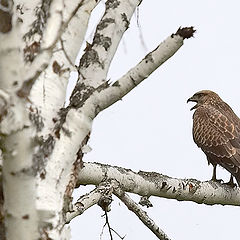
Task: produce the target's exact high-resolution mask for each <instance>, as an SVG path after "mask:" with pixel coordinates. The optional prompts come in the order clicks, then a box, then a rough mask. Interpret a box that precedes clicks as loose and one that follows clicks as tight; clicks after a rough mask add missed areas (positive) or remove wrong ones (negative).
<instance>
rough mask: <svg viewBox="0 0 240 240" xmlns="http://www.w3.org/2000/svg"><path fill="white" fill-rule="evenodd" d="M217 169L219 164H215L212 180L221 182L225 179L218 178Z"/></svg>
mask: <svg viewBox="0 0 240 240" xmlns="http://www.w3.org/2000/svg"><path fill="white" fill-rule="evenodd" d="M216 171H217V164H213V175H212V179H211V180H212V181H214V182H219V183H221V182H222V181H223V180H222V179H217V174H216Z"/></svg>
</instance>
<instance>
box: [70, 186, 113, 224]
mask: <svg viewBox="0 0 240 240" xmlns="http://www.w3.org/2000/svg"><path fill="white" fill-rule="evenodd" d="M112 191H113V189H112V185H109V184H105V183H103V184H100V185H99V186H98V187H96V188H95V189H94V190H93V191H91V192H90V193H87V194H85V195H83V196H81V197H80V198H79V199H78V200H77V202H76V203H75V204H74V205H73V209H72V210H71V211H69V212H67V214H66V223H70V221H71V220H72V219H73V218H75V217H77V216H79V215H81V214H83V213H84V211H86V210H87V209H88V208H90V207H92V206H93V205H95V204H98V203H99V202H100V201H101V199H102V198H103V197H106V195H108V196H109V195H110V196H111V195H112Z"/></svg>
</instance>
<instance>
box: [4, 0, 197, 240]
mask: <svg viewBox="0 0 240 240" xmlns="http://www.w3.org/2000/svg"><path fill="white" fill-rule="evenodd" d="M140 3H141V0H128V1H125V0H108V1H106V4H105V6H106V9H105V13H104V15H103V17H102V19H101V20H100V22H99V24H98V26H97V28H96V32H95V35H94V39H93V42H92V43H91V44H90V45H88V47H87V48H86V49H85V52H84V54H83V56H82V58H81V60H80V63H79V66H78V72H79V78H78V82H77V84H76V86H75V88H74V91H73V93H72V95H71V98H70V105H69V106H68V107H66V108H64V103H65V97H66V89H67V84H68V79H69V76H70V72H71V71H72V70H74V69H75V67H74V62H75V59H76V56H77V54H78V52H79V49H80V47H81V46H82V44H83V42H84V37H85V34H86V30H87V27H88V20H89V17H90V16H91V12H92V10H93V9H94V8H95V6H96V5H97V4H98V1H96V0H79V1H73V2H71V1H70V2H69V1H68V2H64V1H58V0H52V1H50V0H42V1H40V0H38V1H37V0H33V1H24V0H23V1H17V0H16V1H11V0H9V2H6V3H5V2H4V3H1V7H0V18H1V19H0V42H1V44H0V80H1V81H0V106H1V109H0V121H1V125H0V131H1V150H2V153H3V163H2V165H3V167H2V171H1V172H0V175H2V176H3V180H1V179H2V178H0V180H1V181H0V184H2V186H3V189H4V224H5V233H4V234H3V235H5V236H4V237H5V238H6V239H7V240H16V239H19V240H21V239H23V240H28V239H29V240H33V239H56V240H61V239H62V240H63V239H65V240H66V239H70V231H69V227H68V225H65V223H66V214H67V213H68V210H69V208H71V195H72V192H73V189H74V187H75V184H76V182H77V180H78V178H79V177H78V174H79V170H80V169H81V167H82V156H83V152H82V151H81V148H82V147H83V146H84V145H85V144H86V142H87V141H88V138H89V136H90V132H91V127H92V121H93V119H94V118H95V117H96V115H97V114H98V113H99V112H100V111H102V110H103V109H105V108H107V107H108V106H110V105H111V104H113V103H114V102H116V101H118V100H119V99H121V98H122V97H123V96H124V95H126V94H127V93H128V92H129V91H130V90H131V89H133V88H134V87H135V86H136V85H138V84H139V83H140V82H141V81H143V80H144V79H145V78H146V77H148V76H149V75H150V74H151V73H152V72H153V71H154V70H155V69H156V68H157V67H159V66H160V65H161V64H162V63H164V62H165V61H166V60H167V59H168V58H170V57H171V56H172V55H173V54H174V53H175V52H176V51H177V50H178V49H179V48H180V47H181V46H182V45H183V40H184V39H185V38H189V37H191V36H192V35H193V32H194V30H193V29H192V28H183V29H179V30H178V32H177V33H176V34H172V35H171V36H170V37H168V38H167V39H166V40H165V42H163V43H162V44H160V45H159V47H158V48H156V49H155V50H154V51H153V52H151V53H149V54H148V55H147V56H146V57H145V58H144V59H143V60H142V62H140V63H139V64H138V65H137V66H136V67H135V68H133V69H131V70H130V71H129V72H128V73H127V74H126V75H124V76H123V77H122V78H121V79H119V80H118V81H116V82H115V83H114V84H113V85H111V86H109V84H108V82H107V81H106V76H107V72H108V69H109V66H110V64H111V61H112V58H113V56H114V54H115V52H116V49H117V47H118V44H119V42H120V40H121V38H122V36H123V34H124V32H125V31H126V30H127V28H128V26H129V22H130V19H131V17H132V15H133V13H134V11H135V9H136V7H137V6H138V5H139V4H140ZM80 173H81V172H80ZM0 177H1V176H0ZM2 186H1V189H2ZM0 204H1V201H0ZM0 213H1V212H0ZM1 225H3V222H0V227H1Z"/></svg>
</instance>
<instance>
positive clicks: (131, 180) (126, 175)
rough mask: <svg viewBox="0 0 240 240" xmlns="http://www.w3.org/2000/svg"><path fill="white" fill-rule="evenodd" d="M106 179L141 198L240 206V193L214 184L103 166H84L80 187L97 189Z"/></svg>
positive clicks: (237, 190)
mask: <svg viewBox="0 0 240 240" xmlns="http://www.w3.org/2000/svg"><path fill="white" fill-rule="evenodd" d="M106 179H116V181H118V182H119V183H120V185H121V186H122V189H123V190H124V191H125V192H131V193H136V194H138V195H140V196H157V197H163V198H169V199H176V200H178V201H193V202H196V203H204V204H207V205H214V204H221V205H234V206H240V189H239V188H236V187H235V188H231V187H229V186H227V185H223V184H220V183H217V182H213V181H206V182H200V181H198V180H195V179H177V178H172V177H168V176H166V175H162V174H160V173H155V172H142V171H140V172H138V173H136V172H133V171H132V170H130V169H125V168H121V167H116V166H110V165H105V164H100V163H84V167H83V169H82V170H81V171H80V172H79V179H78V184H94V185H98V184H99V183H100V182H102V181H105V180H106Z"/></svg>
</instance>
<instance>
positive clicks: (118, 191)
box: [113, 187, 170, 240]
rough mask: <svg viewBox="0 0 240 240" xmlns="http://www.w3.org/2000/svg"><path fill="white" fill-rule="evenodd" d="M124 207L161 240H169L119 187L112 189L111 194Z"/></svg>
mask: <svg viewBox="0 0 240 240" xmlns="http://www.w3.org/2000/svg"><path fill="white" fill-rule="evenodd" d="M113 193H114V194H115V195H116V196H117V197H118V198H119V199H120V200H121V201H122V202H123V203H124V204H125V205H126V206H127V208H128V209H129V210H130V211H132V212H133V213H135V214H136V215H137V216H138V218H139V219H140V220H141V221H142V222H143V224H144V225H145V226H147V227H148V228H149V229H150V230H151V231H152V232H153V233H154V234H155V235H156V236H157V238H159V239H161V240H170V238H169V237H168V236H167V235H166V234H165V233H164V232H163V230H161V229H160V228H159V227H158V226H157V225H156V223H155V222H154V221H153V220H152V219H151V218H150V217H149V216H148V215H147V213H146V212H145V211H143V210H142V209H141V208H140V206H139V205H138V204H137V203H136V202H135V201H133V200H132V199H131V198H130V196H129V195H128V194H126V193H125V192H124V191H123V190H122V189H121V188H120V187H118V188H116V187H115V188H114V192H113Z"/></svg>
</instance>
